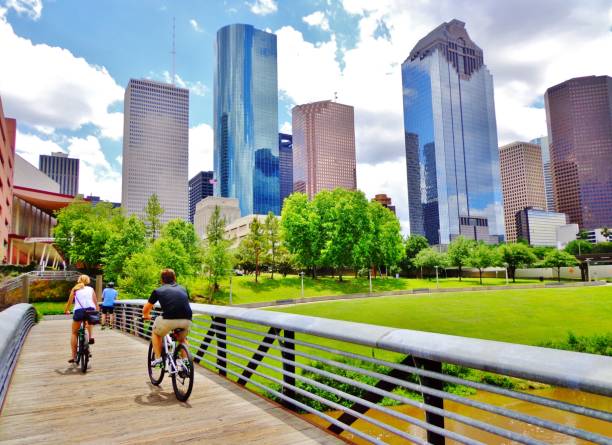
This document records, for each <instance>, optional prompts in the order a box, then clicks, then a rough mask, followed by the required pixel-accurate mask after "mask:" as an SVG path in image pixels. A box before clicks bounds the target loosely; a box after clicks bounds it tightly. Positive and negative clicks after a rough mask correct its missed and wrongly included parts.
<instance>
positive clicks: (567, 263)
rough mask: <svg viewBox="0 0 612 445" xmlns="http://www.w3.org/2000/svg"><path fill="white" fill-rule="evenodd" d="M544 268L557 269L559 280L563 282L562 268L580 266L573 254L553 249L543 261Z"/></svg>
mask: <svg viewBox="0 0 612 445" xmlns="http://www.w3.org/2000/svg"><path fill="white" fill-rule="evenodd" d="M541 264H542V266H543V267H554V268H556V269H557V279H558V280H559V282H561V268H562V267H571V266H576V265H577V264H578V260H577V259H576V257H575V256H574V255H572V254H571V253H568V252H565V251H563V250H558V249H553V250H551V251H550V252H548V253H547V254H546V256H545V257H544V260H543V261H542V263H541Z"/></svg>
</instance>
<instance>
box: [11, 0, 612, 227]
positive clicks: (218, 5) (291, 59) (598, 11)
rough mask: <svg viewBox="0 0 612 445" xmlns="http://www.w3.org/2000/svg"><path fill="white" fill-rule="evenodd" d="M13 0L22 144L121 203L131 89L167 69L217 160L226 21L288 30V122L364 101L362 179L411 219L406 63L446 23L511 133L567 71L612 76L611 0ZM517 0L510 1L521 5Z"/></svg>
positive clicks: (281, 41) (204, 162) (193, 149)
mask: <svg viewBox="0 0 612 445" xmlns="http://www.w3.org/2000/svg"><path fill="white" fill-rule="evenodd" d="M508 3H509V4H506V3H501V2H498V1H495V0H481V1H478V2H474V1H469V0H455V1H451V0H439V1H437V2H434V1H430V2H422V1H418V0H378V1H370V0H225V1H222V0H219V1H212V0H207V1H204V0H200V1H196V0H181V1H169V0H165V1H164V0H104V1H82V0H0V60H2V61H3V62H4V61H7V62H8V63H6V64H3V65H2V66H0V97H1V98H2V101H3V105H4V110H5V114H6V115H8V116H10V117H15V118H17V120H18V123H19V124H18V125H19V133H18V139H17V151H18V152H19V153H20V154H21V155H23V156H24V157H25V158H26V159H27V160H29V161H30V162H32V163H33V164H35V165H37V158H38V155H39V154H41V153H49V152H51V151H54V150H62V151H65V152H68V153H69V154H70V155H73V156H79V157H80V158H81V159H82V166H84V175H82V176H83V178H81V184H80V191H81V192H82V193H85V194H89V193H94V194H97V195H100V196H102V197H103V198H106V199H112V200H119V199H120V191H121V186H120V183H121V175H120V172H121V132H122V112H123V101H122V98H123V88H125V86H126V85H127V82H128V80H129V79H130V78H141V77H150V78H154V79H158V80H164V79H167V80H170V75H169V72H170V71H171V66H172V65H171V55H170V51H171V42H172V18H173V17H175V20H176V53H177V54H176V73H177V75H178V76H179V78H177V79H176V81H177V83H178V84H180V85H184V86H186V87H188V88H189V89H190V90H191V94H190V127H191V129H190V173H191V174H193V173H195V172H196V171H198V170H204V169H211V168H212V129H211V127H210V124H211V123H212V95H211V89H212V70H213V66H212V54H213V43H214V36H215V33H216V30H217V29H218V28H220V27H222V26H224V25H226V24H229V23H237V22H239V23H249V24H252V25H254V26H256V27H257V28H260V29H267V30H269V31H271V32H274V33H276V34H277V37H278V63H279V67H278V70H279V90H280V91H279V97H280V103H279V128H283V129H285V130H289V129H290V122H291V116H290V109H291V107H292V106H293V105H294V104H298V103H305V102H311V101H315V100H321V99H329V98H332V97H333V95H334V92H337V93H338V96H339V99H338V100H339V101H340V102H343V103H347V104H350V105H353V106H355V124H356V143H357V161H358V171H357V182H358V186H359V187H360V188H361V189H362V190H364V191H365V192H366V194H368V195H369V196H371V195H374V194H375V193H381V192H382V193H388V194H389V195H390V196H391V197H392V199H393V200H394V203H395V204H396V206H397V208H398V212H399V216H400V219H401V220H402V221H403V222H405V221H406V220H407V198H406V186H405V184H406V172H405V160H404V157H403V151H404V147H403V128H402V104H401V80H400V64H401V62H402V61H403V60H404V59H405V58H406V57H407V55H408V54H409V52H410V50H411V49H412V47H413V46H414V45H415V44H416V42H417V41H418V39H419V38H420V37H423V36H424V35H425V34H426V33H427V32H429V31H430V30H431V29H433V28H434V27H435V26H437V25H439V24H440V23H441V22H443V21H448V20H451V19H453V18H457V19H460V20H463V21H465V22H466V28H467V30H468V33H469V34H470V35H471V37H472V39H473V40H474V41H475V42H476V43H477V44H478V45H480V46H481V47H482V48H483V50H484V55H485V63H486V64H487V66H488V68H489V70H490V71H491V73H492V74H493V77H494V82H495V102H496V114H497V125H498V136H499V142H500V144H503V143H507V142H510V141H512V140H516V139H526V140H529V139H532V138H534V137H538V136H541V135H543V134H545V133H546V120H545V119H546V118H545V113H544V110H543V109H542V103H543V102H542V95H543V93H544V91H545V90H546V88H548V87H549V86H552V85H554V84H556V83H559V82H562V81H564V80H566V79H568V78H571V77H576V76H581V75H590V74H596V75H601V74H608V75H609V74H612V58H611V57H604V56H603V55H604V54H611V53H612V32H611V29H612V6H611V4H610V2H609V1H605V0H589V1H566V0H540V1H538V2H533V1H527V0H516V1H514V2H508ZM510 3H511V4H510Z"/></svg>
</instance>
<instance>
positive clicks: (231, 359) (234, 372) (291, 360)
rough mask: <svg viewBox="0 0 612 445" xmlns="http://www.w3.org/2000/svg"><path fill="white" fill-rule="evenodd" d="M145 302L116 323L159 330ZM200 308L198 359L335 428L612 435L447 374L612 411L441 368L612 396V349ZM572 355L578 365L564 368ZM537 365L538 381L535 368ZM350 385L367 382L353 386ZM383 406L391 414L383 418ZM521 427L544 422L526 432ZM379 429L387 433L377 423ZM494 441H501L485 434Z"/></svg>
mask: <svg viewBox="0 0 612 445" xmlns="http://www.w3.org/2000/svg"><path fill="white" fill-rule="evenodd" d="M142 304H143V301H140V300H129V301H125V300H124V301H119V302H117V308H116V314H117V316H116V317H115V323H116V325H117V327H119V328H121V329H123V330H124V331H128V332H131V333H134V334H135V335H138V336H140V337H143V338H149V337H150V324H148V323H144V322H143V320H142V319H141V318H140V316H141V310H142V309H141V308H142ZM192 309H193V312H194V315H195V317H194V323H193V326H192V329H191V333H190V335H189V341H190V347H191V349H192V351H193V352H194V353H195V354H196V359H197V360H198V361H200V362H201V363H202V364H204V365H205V366H207V367H209V368H211V369H213V370H216V371H218V372H219V373H220V374H221V375H226V376H228V378H230V379H232V380H236V381H237V382H238V383H240V384H243V385H250V388H251V389H254V390H256V391H259V392H261V391H263V392H265V393H267V394H269V395H271V396H272V397H273V398H276V399H277V400H279V401H281V402H282V403H283V404H284V405H285V406H286V407H288V408H290V409H293V410H298V411H303V412H307V413H311V414H315V415H316V416H318V417H319V418H321V419H322V420H323V421H325V422H327V423H328V424H329V425H330V426H329V428H328V429H329V430H330V431H332V432H335V433H338V434H339V433H342V432H346V433H349V434H352V435H353V436H354V437H357V438H360V439H362V440H365V441H367V442H371V443H386V440H387V439H388V440H391V438H399V439H400V440H403V441H410V442H413V443H433V444H440V443H445V441H446V439H449V440H452V441H455V442H458V443H465V444H477V443H482V442H481V440H480V439H479V437H480V436H477V437H469V434H467V433H465V432H464V433H459V432H458V431H453V430H450V429H448V428H445V424H444V419H450V420H453V421H455V422H459V423H462V424H464V425H467V426H469V427H471V428H474V429H475V430H480V431H483V432H484V433H486V434H492V435H493V436H492V437H495V436H497V437H499V438H505V439H509V440H511V441H513V442H516V443H524V444H540V443H544V442H543V441H542V440H541V439H540V438H538V437H531V435H533V434H535V435H536V436H537V434H536V433H534V432H536V431H537V430H539V429H542V430H548V431H551V432H552V434H556V435H559V436H561V437H565V438H567V439H568V440H574V439H569V437H574V438H578V439H582V440H585V441H590V442H593V443H599V444H612V438H610V437H608V436H607V435H605V434H601V433H600V432H597V431H587V430H585V429H581V428H579V427H577V426H573V425H564V424H560V423H558V422H555V421H552V420H550V419H549V418H546V417H544V418H541V417H539V416H535V415H531V414H526V413H522V412H520V411H517V410H512V409H508V408H505V407H503V406H498V405H495V404H492V403H488V402H483V401H479V400H475V399H473V398H470V397H466V396H464V395H459V394H454V393H451V392H448V391H446V390H445V389H444V384H451V385H461V386H465V387H468V388H472V389H473V390H478V391H485V392H490V393H492V394H495V395H498V396H503V397H507V398H513V399H518V400H521V401H523V402H528V403H533V404H538V405H540V406H542V407H544V408H546V409H548V410H550V411H551V412H555V411H561V412H566V413H571V414H572V415H576V416H584V417H590V418H592V419H596V421H597V422H603V423H604V424H606V422H607V424H609V425H610V426H611V430H612V414H611V413H610V412H608V411H603V410H599V409H595V408H590V407H585V406H581V405H578V404H574V403H568V402H563V401H559V400H554V399H550V398H546V397H542V396H539V395H535V394H527V393H523V392H520V391H516V390H511V389H507V388H501V387H498V386H495V385H492V384H489V383H483V382H479V381H472V380H467V379H465V378H462V377H459V376H454V375H448V374H446V373H445V372H444V371H443V369H442V366H441V363H449V364H453V365H458V366H463V367H467V368H471V369H476V370H479V371H484V372H495V373H497V374H501V375H505V376H509V377H515V378H521V379H528V380H535V381H537V382H540V383H545V384H550V385H555V386H562V387H567V388H576V389H581V390H584V391H590V392H592V393H595V394H600V395H603V396H605V397H610V395H611V394H612V359H610V358H609V357H599V356H593V355H590V354H580V353H573V352H568V351H557V350H549V349H545V348H537V347H530V346H523V345H513V344H508V343H501V342H491V341H485V340H477V339H468V338H462V337H454V336H448V335H441V334H430V333H425V332H417V331H408V330H400V329H393V328H386V327H381V326H373V325H366V324H360V323H347V322H342V321H335V320H326V319H321V318H315V317H304V316H299V315H293V314H283V313H275V312H266V311H258V310H253V309H239V308H228V307H219V306H210V305H198V304H193V305H192ZM206 317H210V320H209V319H208V318H206ZM296 332H297V333H300V335H301V337H300V338H299V339H297V338H295V334H294V333H296ZM329 342H333V343H334V344H333V345H330V344H329ZM320 343H323V344H320ZM449 344H450V345H451V348H450V349H449ZM351 345H355V347H357V348H363V347H366V348H372V351H374V350H378V351H381V353H382V354H386V355H389V354H391V355H393V356H394V359H395V358H397V359H401V362H399V363H396V362H394V361H390V360H388V359H387V357H385V358H377V357H374V356H372V357H369V356H367V355H364V354H361V353H358V352H356V351H355V350H354V348H352V347H351ZM493 348H495V349H493ZM345 349H348V350H345ZM492 351H495V353H491V352H492ZM250 354H252V355H250ZM207 356H208V357H210V358H211V359H212V360H209V359H208V358H207ZM343 360H344V361H343ZM346 360H349V361H348V362H347V361H346ZM562 363H565V364H566V368H565V369H564V370H563V372H559V370H560V369H561V364H562ZM436 364H437V365H436ZM521 364H522V366H519V365H521ZM375 366H378V368H375ZM432 366H433V367H432ZM323 367H324V369H321V368H323ZM368 367H369V368H368ZM381 367H384V368H381ZM384 369H388V370H390V371H389V373H388V374H385V372H387V371H385V370H384ZM300 370H301V371H300ZM304 373H306V374H304ZM536 375H537V376H538V377H539V378H538V379H534V378H533V376H536ZM359 376H361V377H359ZM409 376H412V377H410V378H408V377H409ZM365 379H369V380H365ZM373 381H377V383H376V384H373V383H371V382H373ZM333 382H335V383H333ZM349 388H353V390H352V391H358V392H356V393H352V391H349V392H347V391H348V389H349ZM398 388H403V390H407V391H409V392H411V393H412V394H421V396H422V398H423V400H422V401H421V400H415V399H413V398H411V397H412V396H411V397H406V396H404V395H403V394H401V393H397V392H396V390H397V389H398ZM313 391H314V392H313ZM356 394H357V395H356ZM332 396H333V398H330V397H332ZM383 398H387V399H388V400H392V401H395V402H396V403H401V404H404V405H407V406H411V407H413V408H415V409H418V410H420V411H421V412H424V413H425V419H424V420H422V419H420V418H417V417H414V415H410V414H408V413H404V412H400V411H398V410H395V409H393V408H390V407H387V406H382V405H380V404H379V402H380V401H382V399H383ZM444 400H449V401H451V402H454V403H458V404H460V405H462V406H466V407H469V408H470V409H472V410H473V409H476V410H477V412H479V413H481V414H483V415H485V417H482V415H480V416H478V417H472V415H473V414H470V415H467V414H462V413H461V412H455V411H453V410H449V409H447V408H446V407H445V406H444ZM340 401H343V402H342V403H340ZM314 402H316V403H318V404H319V405H320V406H325V407H327V409H331V410H338V411H341V412H342V413H343V414H342V415H340V416H339V417H338V418H336V417H334V416H332V415H330V414H328V413H325V412H322V411H320V410H318V409H314V408H313V406H314V405H313V406H310V404H312V403H314ZM611 403H612V401H611ZM347 405H348V406H347ZM457 406H459V405H457ZM371 410H372V411H377V412H378V413H380V414H383V415H384V416H386V418H385V417H373V416H372V415H370V413H369V411H371ZM468 412H471V411H467V410H466V413H468ZM485 413H489V414H485ZM538 414H539V412H538ZM486 416H494V417H504V418H507V419H509V421H508V425H511V428H507V427H505V426H503V425H498V424H496V423H495V422H489V418H488V417H486ZM391 418H393V419H395V421H400V422H405V424H406V425H408V424H411V425H413V427H414V428H417V431H421V433H420V434H415V433H414V431H412V430H406V429H405V428H404V427H398V426H397V424H395V423H394V424H391V423H388V421H387V420H385V419H391ZM355 420H359V421H360V426H359V428H357V427H355V425H354V422H355ZM363 424H367V425H370V426H369V427H367V428H370V429H367V428H366V429H365V430H364V429H363V426H362V425H363ZM517 425H521V426H522V425H525V426H528V427H529V426H530V425H531V426H534V427H531V429H529V428H526V429H522V430H520V431H516V430H515V427H516V426H517ZM536 427H537V428H536ZM371 428H378V429H379V430H380V431H384V433H373V432H372V431H370V430H371ZM466 431H468V430H466ZM421 435H422V437H421ZM485 437H488V436H485ZM489 440H492V439H486V440H485V441H489Z"/></svg>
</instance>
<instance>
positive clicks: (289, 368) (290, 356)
mask: <svg viewBox="0 0 612 445" xmlns="http://www.w3.org/2000/svg"><path fill="white" fill-rule="evenodd" d="M283 338H284V339H285V338H286V339H288V340H295V332H294V331H288V330H285V329H283ZM281 346H282V347H283V348H284V349H290V350H291V351H292V352H288V351H281V355H282V357H283V358H284V359H285V360H287V361H292V362H295V354H294V353H293V351H295V343H293V342H292V341H287V342H285V341H283V343H282V345H281ZM287 373H293V374H295V365H294V364H292V363H285V362H283V382H285V383H286V384H287V385H291V386H295V377H292V376H290V375H288V374H287ZM282 393H283V394H284V395H285V396H287V397H289V398H290V399H293V400H295V398H296V397H295V391H294V390H293V389H291V388H287V387H285V386H283V389H282ZM282 403H283V406H285V408H288V409H290V410H292V411H297V407H296V406H295V405H294V404H293V403H291V402H289V401H287V400H283V402H282Z"/></svg>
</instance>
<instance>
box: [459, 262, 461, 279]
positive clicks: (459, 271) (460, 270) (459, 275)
mask: <svg viewBox="0 0 612 445" xmlns="http://www.w3.org/2000/svg"><path fill="white" fill-rule="evenodd" d="M459 281H461V266H459Z"/></svg>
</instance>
